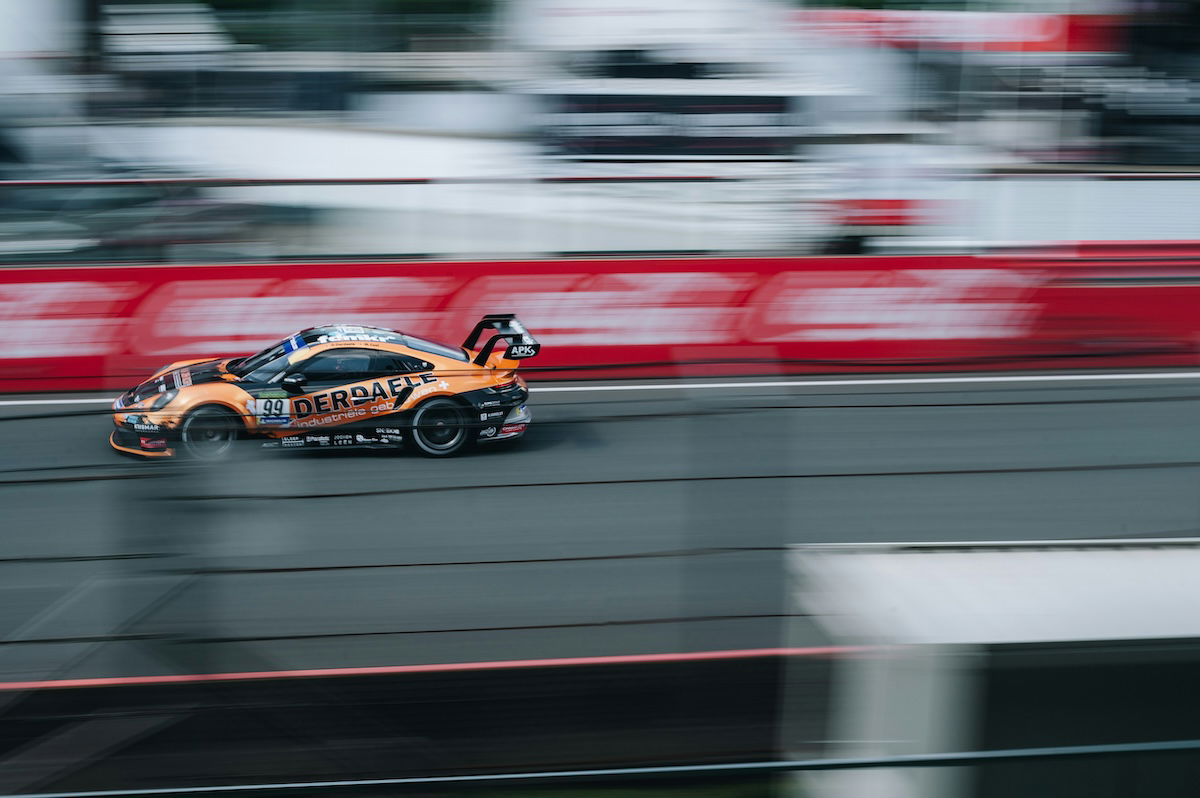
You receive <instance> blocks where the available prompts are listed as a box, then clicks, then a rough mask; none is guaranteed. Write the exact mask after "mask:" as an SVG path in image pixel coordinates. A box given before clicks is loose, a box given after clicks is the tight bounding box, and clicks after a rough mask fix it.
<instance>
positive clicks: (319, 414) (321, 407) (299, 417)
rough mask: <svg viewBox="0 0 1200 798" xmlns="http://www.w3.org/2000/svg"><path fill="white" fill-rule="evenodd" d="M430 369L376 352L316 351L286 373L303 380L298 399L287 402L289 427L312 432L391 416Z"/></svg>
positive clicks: (348, 349)
mask: <svg viewBox="0 0 1200 798" xmlns="http://www.w3.org/2000/svg"><path fill="white" fill-rule="evenodd" d="M432 368H433V366H432V365H431V364H429V363H428V362H426V361H423V360H420V359H419V358H413V357H408V356H405V355H401V354H398V353H393V352H387V351H382V350H374V349H365V348H357V347H337V348H333V349H327V350H325V351H323V352H318V353H317V354H315V355H313V356H312V357H310V358H308V359H307V360H305V361H303V362H301V363H299V364H297V366H296V367H295V369H293V370H291V371H290V372H289V376H290V375H292V374H301V375H303V376H304V380H305V382H304V387H303V394H301V395H298V396H296V398H294V399H292V401H291V409H292V414H293V416H294V420H293V422H292V424H291V426H292V427H293V428H299V429H308V430H316V429H321V428H324V427H340V426H344V425H347V424H363V423H367V422H370V421H372V420H374V419H377V418H379V417H381V416H387V415H391V414H392V413H394V412H396V411H397V410H398V409H399V407H400V405H401V404H403V401H404V399H405V398H407V396H408V395H409V394H411V393H412V391H413V389H414V387H415V386H419V385H422V384H423V382H422V380H425V381H428V380H430V379H432V377H424V376H423V375H422V372H429V371H431V370H432ZM285 380H286V377H285ZM414 380H415V382H414Z"/></svg>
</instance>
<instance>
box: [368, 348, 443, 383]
mask: <svg viewBox="0 0 1200 798" xmlns="http://www.w3.org/2000/svg"><path fill="white" fill-rule="evenodd" d="M371 371H372V372H374V373H373V374H372V375H371V376H372V377H391V376H393V375H396V374H417V373H419V372H422V371H433V364H432V363H428V362H426V361H424V360H421V358H419V357H412V356H410V355H398V354H396V353H395V352H376V353H375V357H374V359H373V360H372V363H371Z"/></svg>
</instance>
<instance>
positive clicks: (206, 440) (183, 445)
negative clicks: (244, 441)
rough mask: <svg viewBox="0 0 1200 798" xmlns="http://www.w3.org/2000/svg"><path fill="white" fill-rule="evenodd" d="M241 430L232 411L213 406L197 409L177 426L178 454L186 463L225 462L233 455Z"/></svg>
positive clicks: (238, 421) (239, 423)
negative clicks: (188, 461) (187, 460)
mask: <svg viewBox="0 0 1200 798" xmlns="http://www.w3.org/2000/svg"><path fill="white" fill-rule="evenodd" d="M242 429H243V428H242V423H241V421H240V420H239V419H238V417H237V415H235V414H234V413H233V412H231V411H229V410H226V409H225V408H223V407H217V406H215V405H205V406H203V407H198V408H196V409H195V410H193V411H192V412H190V413H188V414H187V416H186V417H185V418H184V419H183V423H182V424H180V425H179V446H178V449H179V454H180V455H182V456H183V457H186V458H187V459H189V460H206V461H210V462H211V461H214V460H224V459H225V458H227V457H229V456H230V455H231V454H233V447H234V446H236V445H237V440H238V438H239V437H241V433H242Z"/></svg>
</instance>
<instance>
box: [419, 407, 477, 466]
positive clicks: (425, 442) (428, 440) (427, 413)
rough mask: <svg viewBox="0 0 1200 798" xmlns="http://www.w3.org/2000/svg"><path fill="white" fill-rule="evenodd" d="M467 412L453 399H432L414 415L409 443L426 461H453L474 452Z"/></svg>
mask: <svg viewBox="0 0 1200 798" xmlns="http://www.w3.org/2000/svg"><path fill="white" fill-rule="evenodd" d="M472 432H473V430H472V429H471V428H470V426H469V425H468V423H467V413H466V410H465V409H464V408H463V406H462V405H460V404H459V403H458V402H455V401H453V400H451V399H432V400H430V401H428V402H426V403H424V404H423V405H420V406H419V407H418V408H417V409H416V412H414V413H413V417H412V422H411V424H410V425H409V436H408V439H409V440H410V441H412V444H413V446H414V447H415V448H416V450H417V452H418V453H420V454H422V455H424V456H425V457H453V456H454V455H456V454H461V453H462V452H464V451H466V450H467V449H469V448H470V446H471V443H472V440H471V433H472Z"/></svg>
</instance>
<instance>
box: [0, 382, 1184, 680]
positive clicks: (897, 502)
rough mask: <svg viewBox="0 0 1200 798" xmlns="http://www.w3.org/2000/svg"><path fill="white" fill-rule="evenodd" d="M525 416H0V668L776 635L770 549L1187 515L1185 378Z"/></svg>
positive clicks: (775, 556)
mask: <svg viewBox="0 0 1200 798" xmlns="http://www.w3.org/2000/svg"><path fill="white" fill-rule="evenodd" d="M11 399H12V397H8V400H10V401H11ZM530 407H531V409H533V411H534V413H535V421H536V422H537V423H536V424H535V426H534V428H533V429H532V430H531V432H530V433H529V436H528V437H527V438H526V440H525V441H523V442H522V443H521V444H520V445H519V446H518V447H516V448H512V449H508V450H503V451H481V452H479V453H477V454H473V455H470V456H467V457H463V458H459V459H454V460H447V461H431V460H427V459H423V458H419V457H416V456H414V455H409V454H395V453H389V452H336V453H324V452H312V453H309V452H301V453H296V452H286V453H269V454H265V455H261V456H252V457H247V458H243V459H239V460H238V461H236V462H234V463H231V464H228V465H222V466H220V467H215V468H211V469H202V468H198V467H194V466H184V465H175V464H167V463H141V462H136V461H131V460H127V459H124V458H121V457H119V456H117V455H116V454H114V453H112V452H111V451H110V450H109V449H108V447H107V444H106V436H107V434H108V431H109V428H110V422H109V420H108V417H107V415H106V414H105V412H104V411H105V409H106V406H105V405H101V404H97V405H42V406H27V407H12V406H6V407H0V432H2V434H3V441H4V446H3V448H2V449H0V518H2V519H3V523H2V525H3V530H4V534H3V536H2V538H0V596H2V597H3V600H0V681H17V680H40V679H63V678H73V677H90V676H118V675H135V674H136V675H141V674H157V673H180V672H207V671H244V670H255V671H257V670H276V669H291V668H326V667H346V666H371V665H398V664H419V663H442V662H465V661H480V660H509V659H528V658H543V657H581V656H592V655H609V654H640V653H660V652H678V651H694V650H708V649H741V648H760V647H772V646H777V645H781V644H784V641H785V637H784V623H783V621H782V620H781V618H780V615H781V614H783V613H786V612H787V607H786V603H785V601H784V592H785V590H784V578H783V574H782V571H781V565H780V563H781V556H780V552H779V549H780V547H782V546H785V545H787V544H792V543H805V542H827V541H843V542H860V541H915V540H922V541H931V540H1022V539H1038V538H1093V537H1142V536H1148V537H1157V536H1176V535H1192V534H1195V533H1196V529H1197V528H1198V527H1200V495H1198V493H1197V490H1196V487H1197V480H1198V479H1200V428H1198V426H1197V424H1196V423H1195V422H1196V419H1197V418H1198V417H1200V380H1144V381H1143V380H1134V381H1121V382H1106V381H1104V380H1102V379H1097V380H1096V381H1094V382H1070V383H1057V384H1055V383H1045V384H1043V383H986V384H973V385H951V386H945V385H943V386H929V385H921V386H913V385H892V386H888V385H881V386H873V387H845V386H840V387H839V386H832V387H777V388H767V387H759V388H722V389H713V388H689V389H682V390H669V391H664V390H656V391H605V392H566V393H550V392H542V393H538V392H537V391H536V390H535V393H534V395H533V397H532V399H531V400H530ZM114 555H116V557H115V558H114ZM79 558H84V559H79ZM793 631H794V635H792V636H789V637H788V638H787V643H788V644H797V643H800V644H804V643H813V644H817V643H821V642H823V641H822V640H821V639H820V637H819V635H818V634H817V633H816V631H815V629H813V628H811V627H808V626H805V625H804V623H803V622H797V625H796V626H795V627H794V629H793Z"/></svg>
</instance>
